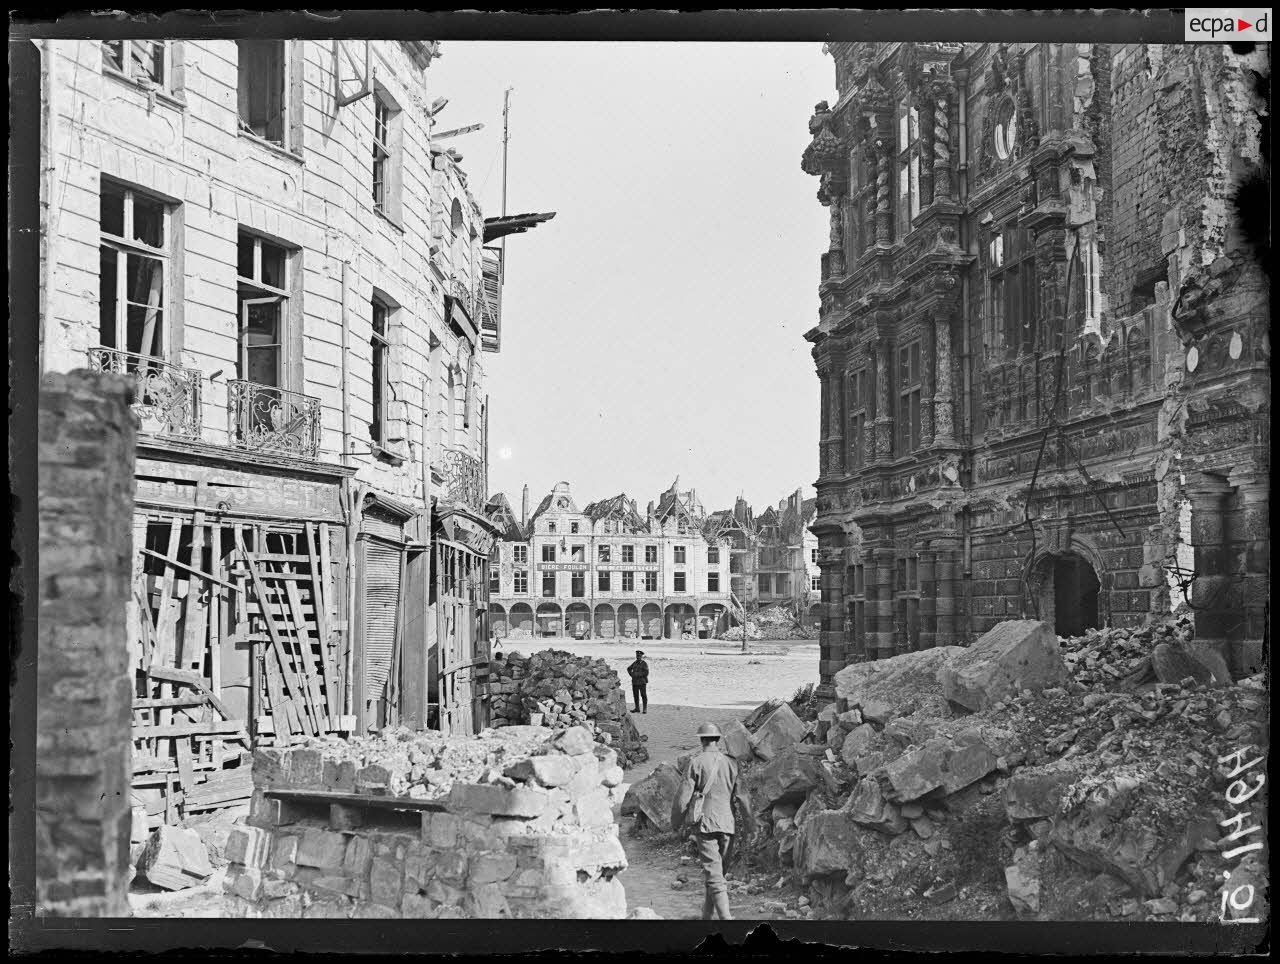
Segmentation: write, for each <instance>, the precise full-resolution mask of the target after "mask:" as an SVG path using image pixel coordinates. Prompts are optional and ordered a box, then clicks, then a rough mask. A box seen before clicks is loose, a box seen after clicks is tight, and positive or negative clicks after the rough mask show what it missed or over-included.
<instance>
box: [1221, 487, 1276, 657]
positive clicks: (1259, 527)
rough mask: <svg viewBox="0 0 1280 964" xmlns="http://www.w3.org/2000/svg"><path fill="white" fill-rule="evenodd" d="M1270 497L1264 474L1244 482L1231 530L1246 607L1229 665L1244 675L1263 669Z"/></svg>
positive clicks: (1237, 577)
mask: <svg viewBox="0 0 1280 964" xmlns="http://www.w3.org/2000/svg"><path fill="white" fill-rule="evenodd" d="M1233 481H1234V480H1233ZM1269 494H1270V486H1269V485H1268V482H1267V478H1266V476H1262V475H1254V476H1251V477H1248V478H1246V479H1242V480H1240V481H1239V483H1238V486H1237V488H1236V498H1237V507H1236V510H1235V513H1234V519H1233V525H1232V526H1231V531H1230V535H1231V542H1232V548H1233V549H1234V550H1235V565H1234V566H1233V567H1232V569H1233V571H1234V574H1233V577H1232V578H1233V579H1234V580H1235V581H1237V583H1238V587H1239V590H1238V594H1239V595H1240V596H1242V597H1243V601H1244V606H1243V610H1242V612H1239V613H1236V614H1235V616H1236V622H1235V623H1234V624H1233V626H1232V629H1233V632H1232V633H1231V636H1230V640H1229V646H1230V648H1229V653H1228V655H1229V657H1230V659H1229V662H1228V666H1230V668H1231V670H1232V672H1233V673H1239V674H1240V675H1242V676H1249V675H1252V674H1253V673H1256V672H1258V671H1259V670H1260V669H1261V668H1262V639H1263V634H1264V632H1265V631H1266V617H1267V600H1268V596H1269V590H1270V578H1269V577H1270V556H1271V543H1270V538H1269V532H1268V528H1267V527H1268V523H1269V521H1270V514H1269V511H1268V508H1267V497H1268V495H1269Z"/></svg>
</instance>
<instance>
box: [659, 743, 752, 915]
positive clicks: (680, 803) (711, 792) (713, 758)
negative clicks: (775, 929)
mask: <svg viewBox="0 0 1280 964" xmlns="http://www.w3.org/2000/svg"><path fill="white" fill-rule="evenodd" d="M698 737H699V739H701V740H702V752H701V753H699V754H698V755H697V756H695V757H694V758H693V759H692V760H690V761H689V768H688V770H687V771H685V774H684V781H683V782H682V783H681V786H680V791H679V792H678V793H677V794H676V799H675V801H674V804H673V806H672V814H671V822H672V824H674V825H675V827H676V829H677V830H679V831H683V832H685V833H688V832H689V831H693V832H694V833H696V835H697V838H698V860H699V862H700V863H701V864H702V873H703V877H704V878H705V886H706V894H705V896H704V897H703V901H702V919H703V920H711V919H712V918H713V917H719V918H720V919H721V920H733V915H732V914H731V913H730V910H729V883H728V881H726V880H725V877H724V868H725V865H726V864H727V863H728V861H729V858H730V856H731V854H732V850H733V840H734V833H735V831H736V829H737V828H736V825H735V823H734V820H733V804H734V803H735V802H736V803H737V804H738V806H739V807H740V808H741V810H742V823H743V827H744V829H745V831H746V832H747V833H748V834H751V833H755V831H756V825H757V824H756V818H755V814H753V813H752V812H751V799H750V797H749V796H748V794H747V789H746V787H745V786H743V784H742V783H741V782H740V781H739V780H738V764H737V762H736V761H735V760H734V759H733V758H732V757H730V756H727V755H726V754H725V753H723V752H722V751H721V750H720V748H719V746H718V745H717V744H718V743H719V742H720V728H719V727H718V726H716V725H715V724H714V723H704V724H702V726H700V727H698Z"/></svg>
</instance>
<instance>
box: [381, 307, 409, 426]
mask: <svg viewBox="0 0 1280 964" xmlns="http://www.w3.org/2000/svg"><path fill="white" fill-rule="evenodd" d="M402 313H403V309H401V311H397V312H395V313H393V314H392V315H391V318H392V321H391V325H390V330H389V331H388V332H387V360H386V368H385V372H384V376H383V377H384V378H385V379H386V382H385V386H386V387H385V393H384V394H385V397H386V399H387V402H386V406H387V439H386V441H387V442H389V443H392V444H394V445H396V446H399V445H400V444H401V443H402V442H404V440H405V439H406V438H408V437H409V406H408V404H407V403H406V402H405V400H404V381H403V376H404V365H403V364H402V362H401V358H402V355H403V348H402V343H403V342H404V325H402V324H401V323H400V322H399V321H397V320H395V319H397V318H399V317H400V315H401V314H402Z"/></svg>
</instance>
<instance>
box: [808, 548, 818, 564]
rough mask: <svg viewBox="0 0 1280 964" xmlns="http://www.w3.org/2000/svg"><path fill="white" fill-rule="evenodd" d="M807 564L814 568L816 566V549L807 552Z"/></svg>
mask: <svg viewBox="0 0 1280 964" xmlns="http://www.w3.org/2000/svg"><path fill="white" fill-rule="evenodd" d="M809 562H810V564H811V565H814V566H816V565H817V564H818V550H817V549H810V550H809Z"/></svg>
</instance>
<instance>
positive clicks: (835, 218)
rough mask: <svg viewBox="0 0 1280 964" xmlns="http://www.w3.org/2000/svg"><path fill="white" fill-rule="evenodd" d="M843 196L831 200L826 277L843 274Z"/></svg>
mask: <svg viewBox="0 0 1280 964" xmlns="http://www.w3.org/2000/svg"><path fill="white" fill-rule="evenodd" d="M844 201H845V199H844V196H843V195H840V196H836V197H832V198H831V204H830V213H831V247H830V250H829V251H828V259H827V261H828V269H829V270H828V276H829V277H833V278H835V277H840V276H842V275H843V274H844V265H845V259H844Z"/></svg>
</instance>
